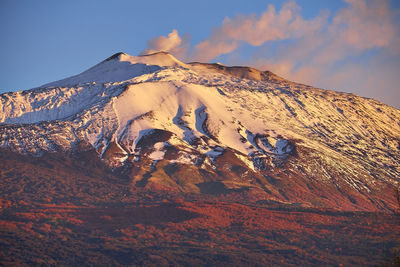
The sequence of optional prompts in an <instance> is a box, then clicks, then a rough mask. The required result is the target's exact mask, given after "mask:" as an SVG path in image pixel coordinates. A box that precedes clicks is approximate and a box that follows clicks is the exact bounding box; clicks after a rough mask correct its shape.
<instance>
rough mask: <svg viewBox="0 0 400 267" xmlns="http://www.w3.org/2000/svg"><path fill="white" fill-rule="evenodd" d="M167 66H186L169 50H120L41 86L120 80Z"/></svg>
mask: <svg viewBox="0 0 400 267" xmlns="http://www.w3.org/2000/svg"><path fill="white" fill-rule="evenodd" d="M165 67H186V64H185V63H183V62H181V61H179V60H178V59H176V58H175V57H174V56H172V55H171V54H169V53H168V52H164V51H161V52H156V53H152V54H148V55H140V56H131V55H129V54H126V53H124V52H118V53H115V54H114V55H112V56H110V57H108V58H107V59H105V60H103V61H102V62H100V63H98V64H96V65H95V66H93V67H91V68H89V69H88V70H86V71H84V72H82V73H80V74H78V75H75V76H71V77H68V78H66V79H63V80H59V81H56V82H52V83H48V84H45V85H43V86H41V87H54V86H58V87H63V86H74V85H78V84H84V83H88V82H89V83H91V82H102V83H104V82H118V81H125V80H129V79H132V78H134V77H137V76H140V75H143V74H146V73H151V72H154V71H157V70H160V69H162V68H165Z"/></svg>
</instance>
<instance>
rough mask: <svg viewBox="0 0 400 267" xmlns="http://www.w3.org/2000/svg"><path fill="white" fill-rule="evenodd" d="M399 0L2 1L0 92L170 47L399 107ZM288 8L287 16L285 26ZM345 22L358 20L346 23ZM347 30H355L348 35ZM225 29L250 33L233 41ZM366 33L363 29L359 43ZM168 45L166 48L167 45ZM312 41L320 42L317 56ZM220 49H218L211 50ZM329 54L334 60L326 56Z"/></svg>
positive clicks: (181, 54) (182, 54)
mask: <svg viewBox="0 0 400 267" xmlns="http://www.w3.org/2000/svg"><path fill="white" fill-rule="evenodd" d="M249 2H250V3H249ZM399 2H400V1H389V0H388V1H384V0H377V1H370V0H365V1H364V0H348V2H345V1H341V0H329V1H317V0H297V1H256V0H253V1H232V0H230V1H215V0H214V1H209V0H205V1H173V0H170V1H122V0H115V1H89V0H86V1H74V0H69V1H54V0H52V1H50V0H49V1H44V0H43V1H42V0H38V1H30V0H29V1H28V0H27V1H23V0H16V1H15V0H2V1H0V36H1V44H0V47H1V49H0V57H1V63H0V92H6V91H15V90H24V89H29V88H33V87H37V86H40V85H42V84H45V83H47V82H51V81H55V80H58V79H61V78H65V77H68V76H71V75H74V74H77V73H79V72H82V71H84V70H85V69H87V68H89V67H91V66H93V65H94V64H96V63H98V62H99V61H101V60H103V59H105V58H107V57H108V56H110V55H112V54H113V53H115V52H119V51H124V52H126V53H128V54H131V55H137V54H139V53H141V52H142V51H143V50H144V49H146V48H147V49H149V50H152V49H160V48H162V49H164V50H168V49H169V48H171V52H173V53H174V54H175V55H176V56H177V57H178V58H180V59H181V60H183V61H191V60H201V61H219V62H222V63H225V64H227V65H238V64H240V65H251V66H254V67H257V68H260V69H270V70H272V71H274V72H276V73H278V74H280V75H282V76H284V77H287V78H289V79H291V80H295V81H299V82H304V83H308V84H311V85H314V86H318V87H323V88H329V89H335V90H339V91H347V92H353V93H356V94H359V95H361V96H366V97H373V98H376V99H378V100H380V101H383V102H384V103H387V104H390V105H392V106H395V107H397V108H399V107H400V104H399V103H400V83H399V82H398V81H397V79H396V78H397V77H399V75H400V72H399V69H400V64H399V59H400V55H399V54H400V53H399V51H397V50H398V49H396V48H395V47H396V44H400V43H399V42H398V39H399V38H400V37H399V31H400V29H399V27H398V26H399V23H398V22H399V6H400V4H399ZM269 5H272V6H269ZM382 5H386V7H383V8H381V6H382ZM271 7H272V8H271ZM361 9H362V12H361V11H360V12H359V10H361ZM282 10H283V11H285V12H286V11H287V12H289V13H290V15H289V16H290V18H289V19H288V20H286V21H285V16H287V12H286V13H285V12H281V11H282ZM374 10H376V12H375V11H374ZM375 13H376V16H375ZM252 14H253V15H252ZM353 14H354V15H353ZM271 16H272V17H273V18H272V20H276V21H275V22H274V21H273V22H272V24H271V25H267V26H268V27H269V28H271V27H272V28H273V29H272V30H273V31H272V30H271V29H269V28H268V29H266V28H265V27H261V28H246V27H244V28H243V27H242V26H243V25H245V24H246V23H247V24H248V23H250V24H251V25H256V24H257V25H261V26H262V25H263V23H264V22H265V21H271V20H270V19H269V18H270V17H271ZM353 17H354V18H355V19H354V21H353ZM227 18H229V19H227ZM349 18H351V19H349ZM383 18H384V19H383ZM386 18H389V19H386ZM374 19H375V20H374ZM282 20H284V23H281V21H282ZM340 20H342V22H340ZM348 20H352V21H353V24H346V23H347V21H348ZM382 20H384V22H381V21H382ZM293 21H296V23H295V25H293V24H294V23H293ZM337 21H339V23H338V22H337ZM374 21H375V22H374ZM378 21H379V23H378ZM374 23H375V24H378V25H375V24H374ZM380 24H382V25H383V26H382V25H380ZM223 25H224V26H223ZM363 25H364V26H365V25H367V26H365V27H364V26H363ZM375 26H376V27H375ZM378 26H379V27H378ZM381 26H382V27H381ZM235 27H236V28H237V31H236V28H235ZM293 27H295V28H293ZM344 28H345V29H347V28H349V29H350V30H352V31H353V32H351V31H350V30H348V31H347V32H345V34H346V35H343V29H344ZM227 29H228V30H227ZM366 29H371V31H372V33H371V31H366ZM174 30H175V32H174V33H173V34H172V35H169V34H171V33H172V32H173V31H174ZM229 30H232V31H233V32H240V31H242V35H246V34H247V33H248V32H251V34H249V35H248V36H244V37H242V36H240V34H239V35H238V36H232V34H230V33H227V32H228V31H229ZM268 30H270V31H268ZM258 31H260V32H258ZM261 31H263V32H261ZM277 31H279V33H277V35H276V36H275V37H274V34H276V32H277ZM360 31H361V32H362V31H366V32H367V33H365V34H364V32H362V34H360V36H358V37H357V32H360ZM374 31H375V32H374ZM380 32H384V33H385V34H381V33H380ZM213 33H214V34H213ZM354 33H356V34H354ZM375 33H376V34H375ZM336 35H337V36H338V38H336ZM339 35H343V36H345V37H343V36H342V37H340V36H339ZM168 36H169V37H168ZM352 36H356V37H357V38H353V37H352ZM160 38H161V39H160ZM163 38H164V39H163ZM329 38H331V41H329V42H328V41H324V40H329ZM340 38H342V39H340ZM338 39H339V40H342V41H341V42H336V40H338ZM150 40H153V41H152V42H150V43H149V41H150ZM162 40H164V41H163V42H161V43H160V41H162ZM376 40H378V41H376ZM379 40H380V41H379ZM172 41H174V42H175V43H173V44H171V42H172ZM166 42H167V43H168V42H170V43H168V45H167V46H165V45H166ZM332 43H335V45H332ZM174 44H176V46H174ZM232 44H233V45H234V46H233V47H232ZM310 44H312V45H313V44H318V45H316V46H315V47H313V49H315V50H314V51H312V49H308V48H309V47H310ZM364 44H371V45H364ZM219 45H221V49H219V50H218V51H211V50H212V49H213V48H215V47H216V46H219ZM312 45H311V46H312ZM227 46H229V48H228V47H227ZM166 48H167V49H166ZM325 49H326V51H327V54H329V55H332V58H329V57H328V58H326V57H327V56H326V55H325V54H324V52H323V51H325ZM294 51H297V52H296V53H294ZM302 51H304V53H303V52H302ZM397 67H398V68H397ZM375 76H376V77H375Z"/></svg>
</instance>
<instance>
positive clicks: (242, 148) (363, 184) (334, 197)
mask: <svg viewBox="0 0 400 267" xmlns="http://www.w3.org/2000/svg"><path fill="white" fill-rule="evenodd" d="M0 99H1V103H0V111H1V113H0V123H1V125H0V145H1V147H2V148H3V149H10V150H12V151H16V152H18V153H24V154H30V155H33V156H40V155H42V154H43V153H46V152H63V151H70V150H79V149H82V146H81V145H80V144H82V143H83V144H87V145H88V147H92V148H94V149H95V150H96V152H97V154H98V156H99V157H101V158H102V159H103V160H104V162H105V163H106V164H107V165H108V166H110V167H111V168H114V169H115V170H116V171H118V170H120V169H123V170H124V172H125V173H128V174H127V175H128V176H129V177H131V179H132V186H133V187H135V186H137V187H139V186H140V187H144V188H149V189H151V188H163V189H165V190H172V191H177V192H183V193H191V194H199V193H205V194H210V193H221V194H228V193H230V192H239V191H240V192H246V194H247V196H248V197H249V198H254V199H257V200H274V201H281V202H282V201H284V202H291V203H299V204H301V205H305V206H322V207H331V208H339V209H344V210H353V209H361V210H376V209H380V210H394V209H396V208H397V206H398V203H397V200H396V188H397V187H398V179H399V177H400V111H399V110H398V109H395V108H393V107H390V106H387V105H384V104H382V103H380V102H378V101H376V100H373V99H367V98H362V97H359V96H356V95H353V94H347V93H339V92H334V91H327V90H322V89H317V88H313V87H310V86H306V85H302V84H298V83H293V82H290V81H287V80H285V79H283V78H280V77H278V76H276V75H274V74H273V73H271V72H268V71H267V72H260V71H258V70H256V69H252V68H247V67H226V66H223V65H220V64H202V63H188V64H185V63H182V62H180V61H179V60H177V59H175V58H174V57H173V56H172V55H170V54H168V53H164V52H160V53H156V54H152V55H146V56H138V57H133V56H129V55H127V54H124V53H118V54H115V55H113V56H111V57H110V58H108V59H106V60H105V61H103V62H101V63H99V64H97V65H96V66H94V67H92V68H90V69H89V70H87V71H85V72H83V73H81V74H78V75H76V76H73V77H70V78H66V79H63V80H60V81H56V82H52V83H49V84H46V85H44V86H41V87H39V88H35V89H31V90H28V91H21V92H15V93H5V94H2V95H0ZM127 169H128V170H130V171H128V172H127V171H126V170H127ZM213 185H214V186H218V188H223V190H222V191H221V190H220V191H218V190H217V191H218V192H215V191H213V190H211V191H210V189H209V188H210V186H211V187H212V186H213ZM221 186H222V187H221Z"/></svg>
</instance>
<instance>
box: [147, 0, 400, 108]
mask: <svg viewBox="0 0 400 267" xmlns="http://www.w3.org/2000/svg"><path fill="white" fill-rule="evenodd" d="M344 2H345V5H344V7H343V8H342V9H340V10H339V11H337V12H336V13H335V14H329V13H328V12H327V11H323V12H321V13H320V14H319V15H318V16H316V17H314V18H311V19H306V18H304V17H303V16H302V14H301V7H300V6H299V5H297V4H296V3H295V2H294V1H288V2H286V3H285V4H284V5H283V6H282V8H281V10H279V11H277V10H276V9H275V7H274V6H273V5H269V6H268V7H267V9H266V10H265V11H264V12H263V13H262V14H261V15H260V16H256V15H247V16H245V15H240V16H236V17H234V18H225V19H224V21H223V22H222V25H221V26H219V27H216V28H214V29H213V32H212V34H211V35H210V37H209V38H208V39H206V40H204V41H202V42H200V43H198V44H195V45H194V46H193V48H192V49H191V50H190V49H189V43H188V42H183V41H182V39H181V37H180V36H179V35H178V33H177V31H176V30H174V31H173V32H171V33H170V34H169V35H168V37H163V36H161V37H158V38H155V39H153V40H151V41H150V42H149V49H153V50H157V49H158V50H167V51H170V52H172V53H173V54H174V53H175V55H176V56H177V57H178V58H180V59H184V60H187V61H193V60H195V61H210V60H213V59H216V58H217V57H219V56H221V55H228V57H227V58H228V59H227V62H226V63H227V64H241V65H251V66H253V67H257V68H259V69H262V70H267V69H268V70H271V71H273V72H276V73H277V74H279V75H281V76H284V77H286V78H289V79H291V80H294V81H298V82H302V83H306V84H311V85H315V86H319V87H323V88H332V89H335V90H342V91H350V92H354V93H357V94H360V95H363V96H369V97H373V98H377V99H379V100H383V101H385V102H386V103H388V104H391V105H393V106H396V107H400V96H399V92H400V82H399V81H398V77H399V75H400V23H399V13H400V12H399V11H396V10H393V9H392V7H391V6H390V4H389V0H344ZM285 41H290V42H286V43H285ZM244 44H247V45H251V46H253V47H256V48H258V49H257V50H256V52H254V53H253V55H252V57H250V59H249V60H245V61H244V60H242V61H241V60H240V55H238V54H239V53H240V50H239V48H241V47H242V46H243V45H244ZM271 44H273V45H275V47H277V48H276V49H275V50H274V53H268V48H269V47H270V45H271ZM266 51H267V53H266ZM235 53H236V55H235ZM229 55H230V56H229ZM229 59H231V60H229ZM238 59H239V60H238ZM353 88H359V89H353Z"/></svg>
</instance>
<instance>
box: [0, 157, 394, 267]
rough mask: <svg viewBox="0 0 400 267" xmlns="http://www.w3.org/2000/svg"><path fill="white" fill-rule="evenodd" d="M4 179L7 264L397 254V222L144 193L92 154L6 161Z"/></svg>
mask: <svg viewBox="0 0 400 267" xmlns="http://www.w3.org/2000/svg"><path fill="white" fill-rule="evenodd" d="M227 156H229V155H227ZM89 161H90V163H88V162H89ZM217 164H218V162H217ZM162 167H164V166H162ZM162 167H160V169H159V170H161V168H162ZM183 171H185V172H186V173H189V171H190V170H184V169H182V170H178V171H177V172H183ZM167 172H168V173H169V175H170V177H171V179H174V174H175V172H172V171H171V170H169V169H168V167H167ZM0 174H1V175H0V176H1V179H0V185H1V186H0V190H1V200H0V204H1V209H0V247H1V248H0V264H4V265H41V264H46V265H69V266H71V265H96V266H99V265H107V266H118V265H142V266H160V265H173V266H175V265H178V266H179V265H193V266H202V265H208V266H210V265H222V266H228V265H230V266H235V265H236V266H249V265H251V266H265V265H285V266H288V265H289V266H290V265H303V266H304V265H307V266H313V265H314V266H319V265H339V264H343V265H344V266H349V265H356V266H360V265H384V264H390V263H391V261H393V259H395V258H394V254H393V253H398V250H399V248H400V242H399V240H400V217H399V215H398V214H392V213H377V212H359V211H358V212H356V211H354V212H344V211H338V210H333V209H327V208H324V209H323V208H312V207H305V206H302V205H300V204H283V203H278V202H274V201H267V200H261V199H262V196H263V195H262V194H261V195H260V196H258V195H257V194H258V192H255V191H254V189H248V190H233V189H227V188H222V187H221V190H220V191H218V192H216V193H215V194H211V193H212V192H211V193H210V192H208V193H207V194H194V195H193V194H192V195H189V194H183V193H181V194H178V193H176V192H173V193H169V192H168V187H167V186H163V185H160V184H157V183H149V184H148V186H147V185H146V187H143V188H138V187H135V186H134V183H132V180H131V179H129V178H127V177H125V176H121V175H117V174H116V173H114V172H111V171H109V170H108V169H106V168H105V167H104V165H103V164H102V162H101V161H100V160H98V159H97V157H93V155H91V154H90V152H88V155H85V154H80V155H66V156H65V157H64V158H60V157H59V156H56V155H52V154H50V155H44V156H43V157H42V158H40V159H39V158H32V157H23V156H19V155H16V154H12V153H10V154H6V155H4V154H3V157H2V161H1V164H0ZM166 175H167V174H166ZM204 175H205V174H204ZM281 177H282V180H283V176H281ZM236 178H239V176H238V177H236ZM210 181H211V180H210ZM214 183H217V181H214ZM204 190H206V191H207V190H208V189H207V188H205V189H204ZM297 192H300V191H297ZM396 251H397V252H396Z"/></svg>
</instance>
